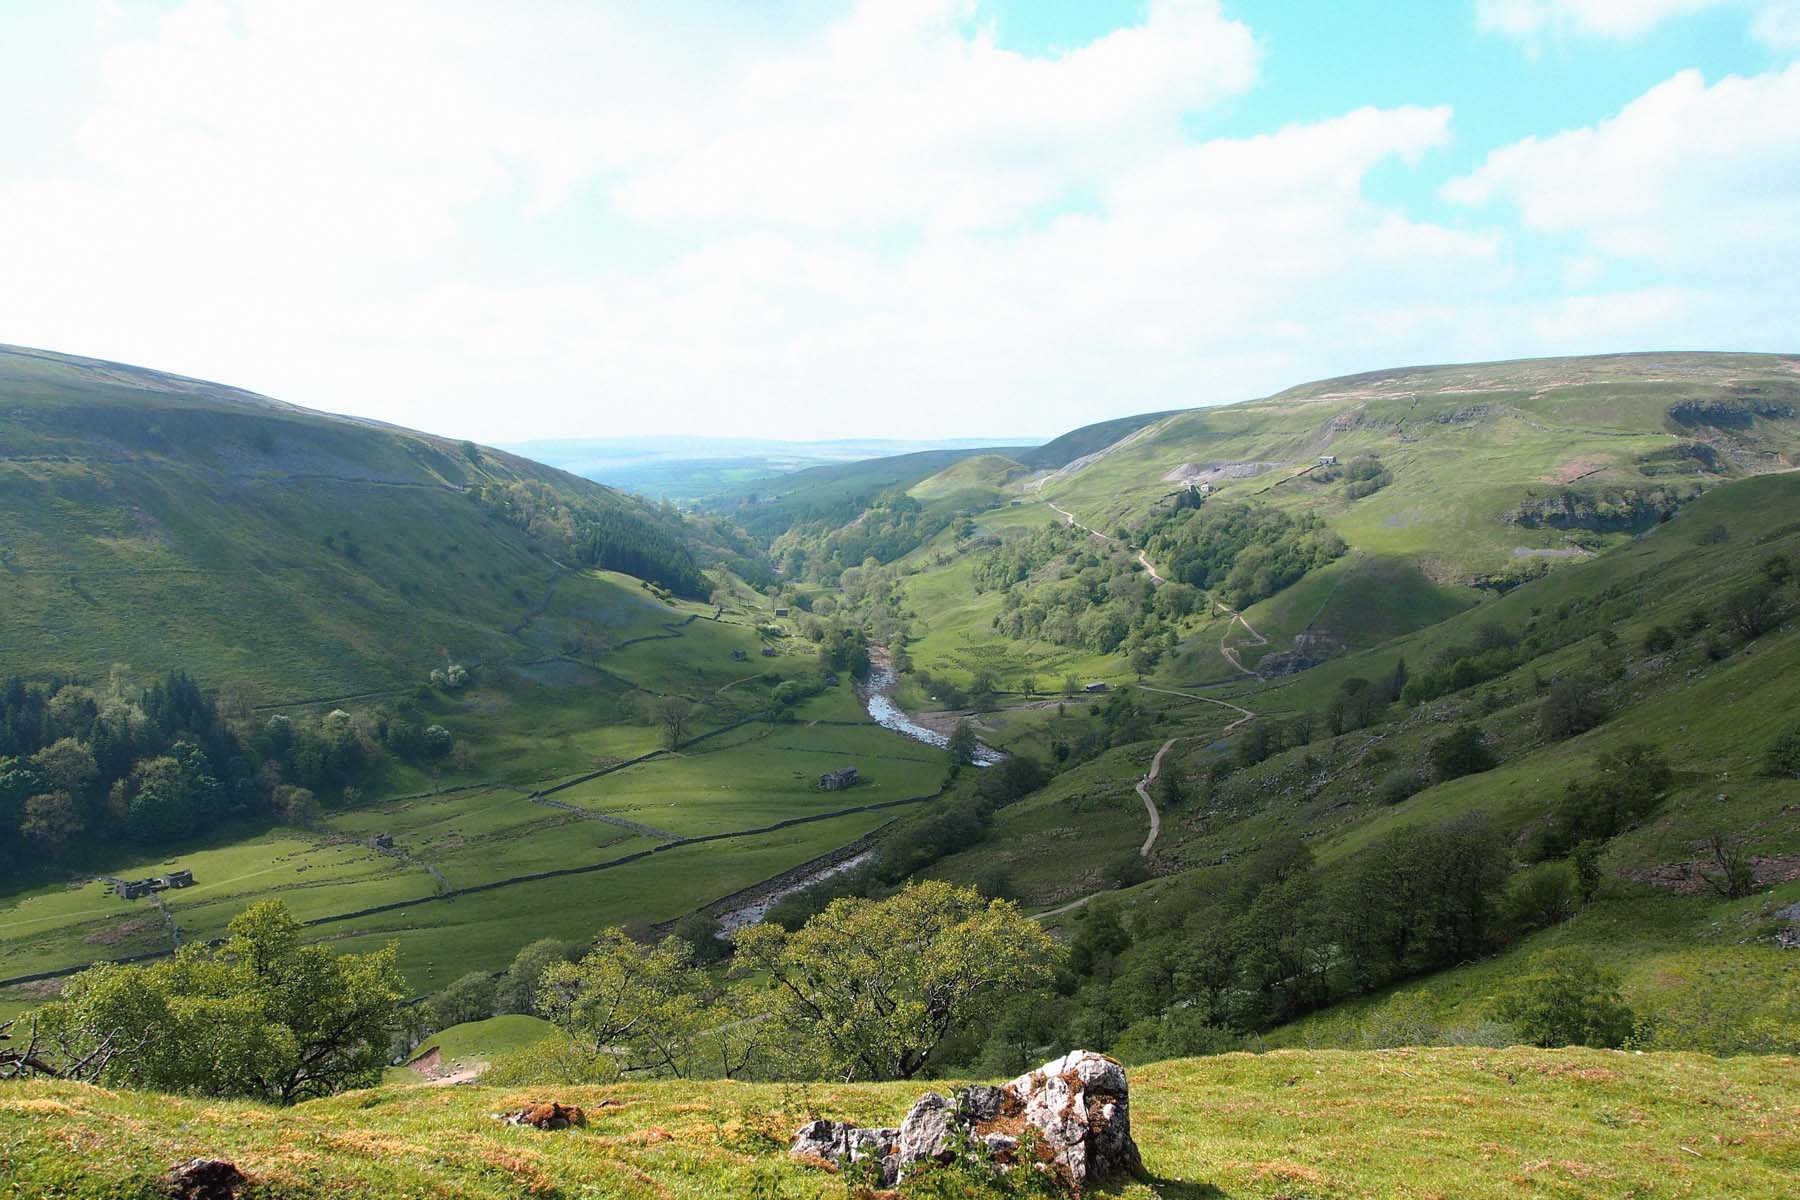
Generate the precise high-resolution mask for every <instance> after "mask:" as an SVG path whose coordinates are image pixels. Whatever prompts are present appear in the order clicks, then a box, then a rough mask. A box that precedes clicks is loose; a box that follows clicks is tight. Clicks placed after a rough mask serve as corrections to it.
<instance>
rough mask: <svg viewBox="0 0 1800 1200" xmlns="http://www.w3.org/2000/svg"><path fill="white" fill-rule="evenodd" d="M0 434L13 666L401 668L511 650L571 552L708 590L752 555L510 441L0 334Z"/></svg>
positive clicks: (234, 676) (375, 683)
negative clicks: (349, 413) (719, 566)
mask: <svg viewBox="0 0 1800 1200" xmlns="http://www.w3.org/2000/svg"><path fill="white" fill-rule="evenodd" d="M0 447H4V450H3V451H0V675H6V674H12V673H18V674H26V675H31V676H34V677H45V676H50V675H56V674H72V675H79V676H84V677H88V678H104V677H105V676H106V675H107V673H108V672H109V671H111V670H112V669H113V668H114V667H115V666H123V667H125V668H127V669H129V670H131V671H133V672H136V673H139V674H141V675H143V676H145V677H149V676H154V675H156V674H159V673H162V672H166V671H169V670H186V671H189V672H191V673H192V674H194V675H195V676H196V677H198V678H200V679H203V680H205V681H207V682H209V683H211V684H212V685H214V686H220V685H223V684H226V683H235V684H240V685H248V686H249V687H251V688H253V689H254V691H255V693H256V695H257V697H258V698H259V702H263V703H267V702H274V701H292V700H300V699H309V698H313V697H327V696H341V695H349V694H352V693H356V692H361V691H370V690H375V689H379V688H384V687H394V686H398V685H410V684H412V683H415V682H418V681H420V680H421V679H422V678H423V677H424V675H425V673H426V672H427V671H428V670H430V669H431V668H432V667H435V666H442V665H443V664H444V662H445V660H446V659H447V658H448V659H453V660H457V661H462V662H494V661H499V660H503V659H506V658H508V657H510V656H512V655H513V654H514V652H515V651H516V650H517V642H516V640H515V638H514V636H513V633H514V631H515V630H518V629H520V628H521V627H523V626H524V625H525V624H527V623H528V622H529V621H530V620H531V618H532V617H533V616H534V615H536V614H537V613H538V612H539V611H541V610H542V608H543V607H544V606H545V605H546V604H547V603H548V602H549V600H550V597H551V594H552V592H553V591H554V590H556V589H557V588H558V587H560V586H567V584H566V583H564V582H562V581H564V580H565V579H566V577H567V576H568V574H569V571H570V570H571V569H573V568H578V567H582V566H599V567H606V568H613V569H620V570H625V571H629V572H632V573H634V574H637V575H640V576H643V577H646V578H650V579H653V580H654V581H656V582H658V583H660V584H662V585H665V586H667V587H670V588H673V589H674V590H676V591H677V592H682V593H688V594H696V593H698V594H700V595H702V596H703V595H704V593H705V591H706V589H707V588H709V587H710V584H709V583H708V581H707V580H706V579H705V578H704V577H703V576H702V575H701V573H700V567H701V566H703V565H706V564H707V563H709V562H718V561H721V560H722V559H724V558H726V557H731V556H736V555H739V554H740V553H741V551H743V550H744V549H747V547H736V548H733V547H730V546H728V545H708V540H709V539H708V538H707V536H706V535H705V534H704V533H703V532H702V531H699V530H697V529H694V528H690V527H688V526H685V525H684V524H683V523H682V522H681V521H680V520H679V518H676V517H674V516H672V515H671V514H669V513H666V512H664V511H661V510H658V509H656V508H654V507H651V506H648V505H645V504H643V503H642V502H640V501H637V500H635V499H632V498H629V497H626V496H624V495H622V494H620V493H617V492H613V491H611V490H610V489H607V488H603V487H600V486H599V485H597V484H593V483H589V482H587V481H586V480H582V479H579V478H577V477H575V476H573V475H567V474H564V473H563V472H560V471H555V470H552V469H550V468H547V467H542V466H539V465H538V464H535V463H532V462H529V461H528V460H525V459H522V458H518V457H516V456H514V455H510V454H505V453H502V452H500V451H497V450H492V449H484V448H480V447H476V446H474V445H473V444H466V443H464V444H459V443H456V442H453V441H449V440H447V439H444V438H438V437H433V436H430V435H427V434H419V433H413V432H411V431H408V430H402V429H397V428H394V427H392V426H387V425H381V424H378V423H374V422H367V421H359V420H355V419H352V418H346V417H335V416H330V415H327V414H324V413H316V412H310V411H307V410H305V409H300V408H296V407H294V406H291V405H287V404H282V403H280V402H278V401H273V400H269V399H266V398H264V397H260V396H255V395H252V394H250V393H246V392H240V391H237V390H235V389H231V388H226V387H221V386H218V385H215V384H209V383H203V382H200V381H196V380H190V379H183V378H180V377H177V376H172V375H165V374H162V373H160V372H155V371H149V370H144V369H140V368H135V367H124V366H119V365H117V364H112V363H102V362H97V361H93V360H89V359H78V358H72V357H68V356H64V355H56V354H50V353H47V352H43V351H34V350H22V349H17V348H0ZM751 553H754V552H753V551H752V552H751ZM576 586H577V587H578V586H579V585H576Z"/></svg>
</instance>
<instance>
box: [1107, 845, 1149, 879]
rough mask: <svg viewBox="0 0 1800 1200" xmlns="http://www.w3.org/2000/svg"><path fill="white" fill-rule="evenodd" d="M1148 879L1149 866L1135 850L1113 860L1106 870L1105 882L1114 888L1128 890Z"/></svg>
mask: <svg viewBox="0 0 1800 1200" xmlns="http://www.w3.org/2000/svg"><path fill="white" fill-rule="evenodd" d="M1148 878H1150V864H1149V863H1147V862H1145V861H1144V856H1143V855H1141V854H1139V853H1138V852H1137V851H1136V850H1131V851H1128V852H1127V853H1124V854H1121V855H1119V856H1118V857H1117V858H1115V859H1113V861H1112V864H1111V865H1110V866H1108V867H1107V868H1106V879H1107V882H1108V883H1110V884H1112V885H1113V886H1114V887H1116V888H1128V887H1131V886H1132V885H1134V884H1139V883H1142V882H1144V880H1146V879H1148Z"/></svg>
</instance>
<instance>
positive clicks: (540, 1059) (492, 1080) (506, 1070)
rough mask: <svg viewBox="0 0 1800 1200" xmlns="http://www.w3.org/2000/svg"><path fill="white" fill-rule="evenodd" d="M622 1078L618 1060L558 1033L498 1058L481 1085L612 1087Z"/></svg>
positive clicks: (487, 1071)
mask: <svg viewBox="0 0 1800 1200" xmlns="http://www.w3.org/2000/svg"><path fill="white" fill-rule="evenodd" d="M618 1077H619V1064H618V1060H617V1059H615V1058H614V1057H613V1056H612V1055H610V1054H605V1053H602V1052H601V1051H598V1050H595V1049H593V1048H592V1047H591V1046H587V1045H584V1044H582V1043H580V1042H578V1041H576V1040H575V1039H574V1038H572V1037H570V1036H569V1035H568V1034H566V1033H564V1032H563V1031H562V1030H560V1029H558V1030H555V1031H553V1032H551V1033H550V1034H548V1035H547V1036H545V1037H544V1038H542V1039H541V1040H539V1041H536V1042H533V1043H531V1044H530V1045H529V1046H521V1047H520V1048H519V1049H517V1050H511V1051H508V1052H507V1053H505V1054H500V1055H496V1056H495V1057H494V1059H493V1061H491V1062H490V1063H488V1067H487V1070H485V1071H483V1072H482V1074H481V1082H482V1083H483V1084H489V1085H492V1086H495V1087H519V1086H522V1085H527V1084H539V1085H542V1084H581V1083H611V1082H613V1081H614V1080H616V1079H617V1078H618Z"/></svg>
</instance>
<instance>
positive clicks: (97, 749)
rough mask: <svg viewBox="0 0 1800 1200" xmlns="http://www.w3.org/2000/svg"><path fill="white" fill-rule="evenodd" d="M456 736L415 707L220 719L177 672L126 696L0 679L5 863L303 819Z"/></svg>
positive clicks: (436, 752) (0, 822) (434, 752)
mask: <svg viewBox="0 0 1800 1200" xmlns="http://www.w3.org/2000/svg"><path fill="white" fill-rule="evenodd" d="M451 748H452V738H451V736H450V734H449V732H448V731H447V730H445V729H444V728H443V727H442V726H439V725H433V724H430V723H428V722H426V721H425V720H424V719H423V718H422V717H420V715H419V714H418V713H417V712H416V711H415V710H414V708H413V706H412V704H411V702H402V703H401V704H400V705H399V706H397V708H396V709H395V710H394V711H389V710H386V709H378V710H376V711H374V712H372V713H365V714H362V715H361V716H358V717H355V718H352V717H351V716H350V715H349V714H348V713H344V712H341V711H340V712H332V713H328V714H326V715H324V716H321V717H315V718H298V719H296V718H290V717H287V716H285V715H276V716H273V717H270V718H267V719H266V720H254V719H250V718H249V717H247V716H240V719H238V720H236V721H231V720H227V719H226V718H225V717H224V716H222V715H221V713H220V711H219V706H218V703H217V701H216V699H215V698H214V697H213V696H212V695H211V694H209V693H207V692H205V691H203V690H202V689H201V688H200V686H199V685H198V684H197V683H196V682H195V681H194V680H193V679H192V678H191V677H190V676H188V675H187V674H186V673H185V672H180V671H176V672H171V673H170V674H169V675H167V676H165V677H163V678H161V679H159V680H157V681H156V682H154V683H152V684H151V685H150V686H149V687H147V688H144V689H142V690H140V691H137V692H135V693H132V694H129V695H127V694H123V692H122V689H120V688H118V687H114V688H113V689H112V690H111V691H110V692H109V693H108V694H106V695H104V696H103V695H100V694H97V693H96V692H94V691H92V690H90V689H89V688H87V687H84V686H82V685H81V684H79V683H76V682H72V681H66V680H52V681H49V682H46V683H35V682H28V681H26V680H24V679H20V678H11V679H8V680H6V681H5V682H4V684H0V858H10V859H12V860H13V861H15V862H18V861H27V860H28V859H32V860H36V861H42V862H60V861H63V860H66V859H68V858H70V857H72V856H74V855H77V854H80V853H82V852H84V851H88V850H93V849H99V848H103V847H105V846H107V845H109V844H112V843H116V842H129V843H133V844H138V845H163V844H167V843H170V842H174V841H178V840H180V839H183V838H188V837H192V836H194V835H196V834H198V833H203V832H205V831H207V830H209V829H211V828H213V827H215V826H216V825H218V824H219V823H220V822H223V821H230V820H259V819H267V818H272V817H273V818H281V819H287V820H305V819H307V818H308V817H310V816H311V815H312V806H313V805H315V804H317V803H319V802H320V800H321V799H323V800H324V801H326V802H330V801H336V800H341V799H343V798H345V797H346V796H351V795H354V794H355V791H354V789H356V788H358V787H360V786H366V785H367V783H368V782H369V781H370V780H371V779H372V778H374V777H375V776H376V775H378V774H379V772H380V771H381V770H382V769H383V766H384V764H385V762H386V761H387V759H389V758H390V757H392V758H398V759H402V760H407V761H416V760H430V759H433V758H439V757H442V756H443V755H445V754H447V753H449V752H450V750H451Z"/></svg>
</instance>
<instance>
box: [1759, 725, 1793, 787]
mask: <svg viewBox="0 0 1800 1200" xmlns="http://www.w3.org/2000/svg"><path fill="white" fill-rule="evenodd" d="M1763 768H1764V769H1765V770H1767V771H1768V773H1769V774H1771V775H1776V776H1779V777H1781V778H1784V779H1800V725H1794V726H1791V727H1789V728H1788V730H1787V731H1786V732H1785V733H1783V734H1781V736H1779V737H1777V738H1776V739H1775V741H1774V742H1773V743H1771V744H1770V746H1769V749H1768V751H1767V752H1766V753H1764V755H1763Z"/></svg>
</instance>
